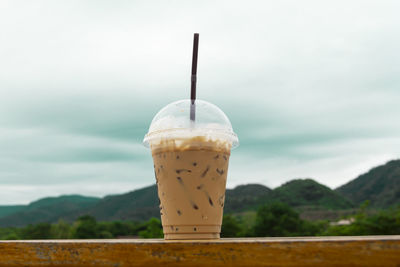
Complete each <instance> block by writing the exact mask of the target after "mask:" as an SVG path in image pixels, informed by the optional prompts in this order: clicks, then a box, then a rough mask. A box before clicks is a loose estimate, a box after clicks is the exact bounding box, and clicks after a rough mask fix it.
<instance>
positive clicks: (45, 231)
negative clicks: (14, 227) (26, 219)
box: [21, 223, 52, 239]
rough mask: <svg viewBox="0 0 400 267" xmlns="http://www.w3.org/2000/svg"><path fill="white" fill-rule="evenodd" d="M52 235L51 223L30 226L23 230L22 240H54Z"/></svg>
mask: <svg viewBox="0 0 400 267" xmlns="http://www.w3.org/2000/svg"><path fill="white" fill-rule="evenodd" d="M51 234H52V233H51V224H49V223H38V224H35V225H32V224H30V225H28V226H26V227H25V228H22V229H21V238H22V239H49V238H52V235H51Z"/></svg>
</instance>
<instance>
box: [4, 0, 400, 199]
mask: <svg viewBox="0 0 400 267" xmlns="http://www.w3.org/2000/svg"><path fill="white" fill-rule="evenodd" d="M399 10H400V2H399V1H340V0H339V1H306V0H304V1H233V0H229V1H183V0H182V1H118V0H117V1H4V0H3V1H0V32H1V34H0V192H1V194H0V205H5V204H16V203H18V204H23V203H29V202H30V201H32V200H35V199H38V198H40V197H44V196H58V195H61V194H75V193H79V194H85V195H93V196H104V195H108V194H117V193H122V192H127V191H131V190H134V189H137V188H140V187H143V186H146V185H150V184H153V183H154V182H155V179H154V177H153V170H152V166H153V164H152V159H151V154H150V151H148V150H147V149H146V148H145V147H143V146H142V139H143V136H144V135H145V133H146V131H147V129H148V127H149V124H150V121H151V119H152V117H153V116H154V115H155V114H156V113H157V111H158V110H159V109H161V108H162V107H163V106H164V105H166V104H168V103H170V102H172V101H175V100H178V99H183V98H188V97H189V87H190V67H191V52H192V51H191V50H192V41H193V40H192V38H193V33H194V32H199V33H200V45H199V63H198V64H199V65H198V93H197V96H198V98H200V99H204V100H207V101H210V102H212V103H214V104H217V105H218V106H219V107H220V108H221V109H223V110H224V111H225V113H226V114H227V115H228V117H229V118H230V119H231V122H232V124H233V127H234V130H235V131H236V133H237V134H238V136H239V139H240V142H241V144H240V146H239V147H238V148H237V149H235V150H234V151H233V152H232V156H231V162H230V170H229V175H228V187H234V186H236V185H238V184H244V183H262V184H265V185H267V186H270V187H276V186H279V185H280V184H282V183H284V182H285V181H288V180H290V179H293V178H300V177H312V178H314V179H316V180H317V181H318V182H320V183H323V184H325V185H328V186H330V187H337V186H339V185H342V184H344V183H346V182H348V181H349V180H351V179H353V178H355V177H356V176H357V175H359V174H361V173H363V172H365V171H368V170H369V169H370V168H371V167H373V166H376V165H379V164H382V163H385V162H386V161H388V160H390V159H396V158H399V157H400V123H399V118H400V104H399V101H400V88H399V87H400V53H399V47H400V16H398V11H399Z"/></svg>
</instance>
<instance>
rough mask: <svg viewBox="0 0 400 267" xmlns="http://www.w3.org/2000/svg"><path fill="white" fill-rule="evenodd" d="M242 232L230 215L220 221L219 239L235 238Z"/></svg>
mask: <svg viewBox="0 0 400 267" xmlns="http://www.w3.org/2000/svg"><path fill="white" fill-rule="evenodd" d="M241 232H242V228H241V227H240V225H239V222H238V221H237V220H236V218H235V217H233V216H232V215H230V214H229V215H225V216H224V218H223V220H222V227H221V237H237V236H239V234H240V233H241Z"/></svg>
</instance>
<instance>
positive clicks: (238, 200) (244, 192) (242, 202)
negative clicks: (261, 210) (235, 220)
mask: <svg viewBox="0 0 400 267" xmlns="http://www.w3.org/2000/svg"><path fill="white" fill-rule="evenodd" d="M271 191H272V190H271V189H269V188H268V187H266V186H264V185H260V184H247V185H239V186H237V187H235V188H234V189H227V190H226V193H225V205H224V212H225V213H234V212H241V211H246V210H252V209H256V208H257V207H258V206H259V205H260V204H261V202H262V198H263V197H267V196H268V195H269V194H270V193H271Z"/></svg>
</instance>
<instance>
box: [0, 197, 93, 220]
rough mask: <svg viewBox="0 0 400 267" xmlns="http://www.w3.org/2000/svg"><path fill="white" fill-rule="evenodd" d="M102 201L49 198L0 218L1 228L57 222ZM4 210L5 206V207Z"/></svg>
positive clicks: (88, 198) (81, 198) (78, 198)
mask: <svg viewBox="0 0 400 267" xmlns="http://www.w3.org/2000/svg"><path fill="white" fill-rule="evenodd" d="M99 200H100V199H99V198H95V197H85V196H80V195H68V196H61V197H48V198H43V199H40V200H38V201H35V202H32V203H30V204H29V205H26V206H22V207H19V208H18V209H19V211H17V212H15V213H12V214H9V215H7V216H4V217H1V218H0V226H24V225H27V224H34V223H39V222H56V221H58V220H59V219H65V218H69V217H74V216H75V214H77V213H79V212H80V211H82V210H85V209H88V208H89V207H91V206H93V205H95V204H96V203H97V202H98V201H99ZM3 208H4V206H3Z"/></svg>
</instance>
